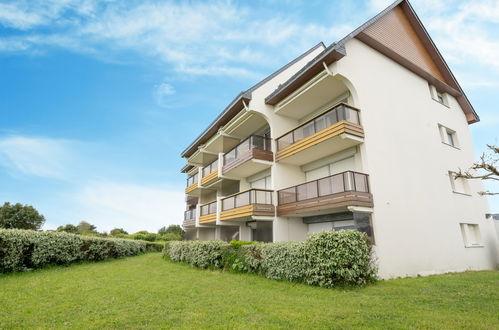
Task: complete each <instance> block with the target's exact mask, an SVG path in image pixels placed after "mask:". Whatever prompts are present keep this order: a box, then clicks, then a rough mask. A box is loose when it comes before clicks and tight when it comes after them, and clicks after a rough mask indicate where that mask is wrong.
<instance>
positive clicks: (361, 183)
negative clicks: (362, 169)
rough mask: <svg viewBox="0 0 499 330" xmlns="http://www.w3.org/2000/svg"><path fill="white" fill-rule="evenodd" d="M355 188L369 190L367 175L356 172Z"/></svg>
mask: <svg viewBox="0 0 499 330" xmlns="http://www.w3.org/2000/svg"><path fill="white" fill-rule="evenodd" d="M353 175H354V179H355V190H356V191H360V192H368V187H367V177H366V176H365V175H363V174H360V173H354V174H353Z"/></svg>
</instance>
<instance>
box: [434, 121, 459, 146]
mask: <svg viewBox="0 0 499 330" xmlns="http://www.w3.org/2000/svg"><path fill="white" fill-rule="evenodd" d="M438 129H439V131H440V139H441V140H442V143H444V144H447V145H450V146H452V147H454V148H459V144H458V140H457V135H456V131H453V130H451V129H450V128H447V127H445V126H443V125H438Z"/></svg>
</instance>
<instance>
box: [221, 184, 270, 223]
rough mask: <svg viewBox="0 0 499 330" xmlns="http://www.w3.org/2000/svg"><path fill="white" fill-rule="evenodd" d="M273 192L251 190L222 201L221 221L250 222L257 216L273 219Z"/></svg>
mask: <svg viewBox="0 0 499 330" xmlns="http://www.w3.org/2000/svg"><path fill="white" fill-rule="evenodd" d="M272 193H273V191H272V190H263V189H250V190H247V191H243V192H240V193H237V194H234V195H232V196H229V197H226V198H224V199H222V212H221V213H220V220H221V221H226V220H250V219H252V218H253V217H257V216H266V217H269V216H270V217H273V216H274V215H275V208H274V205H273V204H272Z"/></svg>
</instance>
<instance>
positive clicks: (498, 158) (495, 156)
mask: <svg viewBox="0 0 499 330" xmlns="http://www.w3.org/2000/svg"><path fill="white" fill-rule="evenodd" d="M487 148H489V151H492V153H485V152H484V153H483V154H482V156H480V160H479V161H477V162H475V163H473V165H471V167H470V168H469V169H468V170H466V171H463V170H461V169H459V172H457V173H456V176H455V177H456V178H465V179H480V180H490V181H495V182H497V181H499V168H498V167H497V166H498V164H499V147H498V146H494V145H489V144H488V145H487ZM478 194H480V195H482V196H483V195H498V194H499V192H497V191H496V192H492V191H488V190H486V191H480V192H478Z"/></svg>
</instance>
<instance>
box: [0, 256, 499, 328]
mask: <svg viewBox="0 0 499 330" xmlns="http://www.w3.org/2000/svg"><path fill="white" fill-rule="evenodd" d="M63 327H75V328H144V329H146V328H147V329H150V328H192V329H195V328H312V327H314V328H361V327H363V328H366V327H367V328H383V329H386V328H392V329H394V328H397V329H398V328H447V329H448V328H463V329H472V328H482V329H494V328H496V329H499V272H468V273H460V274H448V275H440V276H430V277H424V278H410V279H396V280H390V281H382V282H379V283H378V284H375V285H372V286H369V287H366V288H356V289H323V288H317V287H310V286H306V285H301V284H294V283H289V282H279V281H272V280H268V279H265V278H263V277H260V276H257V275H251V274H233V273H222V272H218V271H208V270H200V269H195V268H192V267H190V266H188V265H184V264H178V263H173V262H169V261H165V260H163V259H162V258H161V255H160V254H159V253H149V254H145V255H142V256H138V257H132V258H127V259H120V260H111V261H105V262H100V263H86V264H77V265H72V266H69V267H52V268H48V269H42V270H37V271H33V272H28V273H15V274H8V275H0V329H1V328H63Z"/></svg>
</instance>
